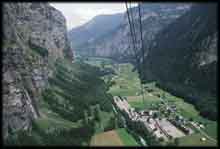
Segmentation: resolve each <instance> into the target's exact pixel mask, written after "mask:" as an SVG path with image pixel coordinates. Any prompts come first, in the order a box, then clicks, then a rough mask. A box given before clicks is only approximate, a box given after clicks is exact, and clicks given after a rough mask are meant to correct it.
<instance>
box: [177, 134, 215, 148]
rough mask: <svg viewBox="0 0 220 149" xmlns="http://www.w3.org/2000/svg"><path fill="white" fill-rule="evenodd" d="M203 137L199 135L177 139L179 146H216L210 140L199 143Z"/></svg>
mask: <svg viewBox="0 0 220 149" xmlns="http://www.w3.org/2000/svg"><path fill="white" fill-rule="evenodd" d="M202 137H204V136H203V135H201V134H200V133H197V134H192V135H189V136H185V137H182V138H180V139H179V146H216V143H213V142H212V141H210V140H208V139H207V140H206V141H201V140H200V138H202Z"/></svg>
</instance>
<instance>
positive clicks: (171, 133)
mask: <svg viewBox="0 0 220 149" xmlns="http://www.w3.org/2000/svg"><path fill="white" fill-rule="evenodd" d="M114 102H115V104H116V105H117V107H118V108H119V109H120V110H123V111H125V112H126V113H127V114H128V116H129V118H130V119H131V120H132V121H139V122H142V123H144V125H145V127H146V128H147V129H148V131H149V132H153V134H154V135H155V136H156V137H157V138H163V140H165V141H168V140H169V139H172V138H180V137H183V136H185V135H188V134H191V133H193V130H192V129H191V128H188V127H186V126H185V125H184V124H183V123H180V121H176V120H175V119H172V120H171V119H169V120H168V119H167V118H160V117H159V116H155V115H156V113H158V111H156V110H143V111H135V109H134V108H132V107H131V106H130V105H129V103H128V102H127V100H126V99H124V98H122V97H117V96H115V97H114Z"/></svg>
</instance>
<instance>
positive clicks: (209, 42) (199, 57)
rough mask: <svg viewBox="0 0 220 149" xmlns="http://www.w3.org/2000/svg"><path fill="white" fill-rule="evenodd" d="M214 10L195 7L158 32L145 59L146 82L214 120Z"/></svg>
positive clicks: (207, 6)
mask: <svg viewBox="0 0 220 149" xmlns="http://www.w3.org/2000/svg"><path fill="white" fill-rule="evenodd" d="M216 14H217V8H216V5H214V4H200V5H195V6H193V7H192V9H191V10H190V11H189V12H187V13H186V14H184V15H183V16H181V17H180V18H178V19H177V20H175V21H174V22H173V23H171V24H170V25H169V26H167V27H166V28H164V29H163V30H161V31H160V32H159V33H158V34H157V36H156V39H155V40H154V42H155V45H154V47H153V48H152V49H151V50H150V51H149V55H148V56H147V57H146V58H145V59H146V61H145V70H146V71H145V79H146V80H158V82H159V84H160V85H161V86H163V87H164V88H167V89H168V90H170V91H172V92H174V93H175V94H177V95H180V96H183V97H185V98H186V99H187V100H189V101H191V102H192V103H194V104H195V105H196V107H197V108H198V109H199V110H200V111H201V114H202V115H204V116H207V117H209V118H210V119H216V115H217V110H216V97H217V90H216V86H217V84H216V80H217V79H216V77H217V76H216V75H217V71H216V66H217V65H216V64H217V20H216V19H214V18H216Z"/></svg>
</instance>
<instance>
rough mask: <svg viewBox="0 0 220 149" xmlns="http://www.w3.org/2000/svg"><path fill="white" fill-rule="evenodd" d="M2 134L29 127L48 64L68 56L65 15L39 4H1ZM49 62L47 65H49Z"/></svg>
mask: <svg viewBox="0 0 220 149" xmlns="http://www.w3.org/2000/svg"><path fill="white" fill-rule="evenodd" d="M3 35H4V37H3V131H4V132H3V134H4V138H6V137H7V136H8V135H9V134H13V133H14V132H16V131H17V130H20V129H26V130H27V129H29V128H31V127H30V126H31V121H32V120H33V119H35V118H37V117H39V116H40V112H39V110H38V102H39V100H40V98H41V91H42V90H43V89H44V88H45V87H46V85H47V79H48V76H50V75H51V74H52V73H53V72H52V70H51V69H50V65H51V64H52V63H53V62H54V61H55V60H56V59H57V58H62V57H64V56H66V57H68V58H69V59H72V52H70V48H69V44H68V40H67V32H66V24H65V18H64V17H63V15H62V14H61V13H60V12H59V11H58V10H56V9H55V8H53V7H51V6H50V5H49V4H45V3H44V4H43V3H4V4H3ZM49 62H50V64H49Z"/></svg>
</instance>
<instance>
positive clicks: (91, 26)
mask: <svg viewBox="0 0 220 149" xmlns="http://www.w3.org/2000/svg"><path fill="white" fill-rule="evenodd" d="M122 18H123V14H121V13H118V14H114V15H99V16H95V17H94V18H92V19H91V20H90V21H89V22H88V23H86V24H84V25H82V26H79V27H76V28H73V29H71V30H70V31H69V32H68V36H69V39H71V43H72V46H73V49H75V48H77V47H79V46H80V45H83V44H84V43H86V42H93V40H94V39H96V38H98V37H100V36H102V35H104V34H105V33H107V32H109V31H111V30H114V29H115V28H116V27H117V26H118V25H119V24H120V23H121V21H122Z"/></svg>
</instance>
